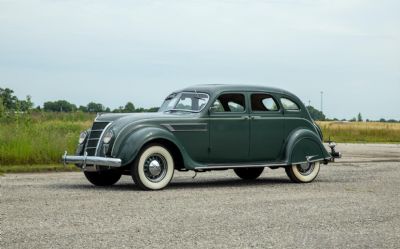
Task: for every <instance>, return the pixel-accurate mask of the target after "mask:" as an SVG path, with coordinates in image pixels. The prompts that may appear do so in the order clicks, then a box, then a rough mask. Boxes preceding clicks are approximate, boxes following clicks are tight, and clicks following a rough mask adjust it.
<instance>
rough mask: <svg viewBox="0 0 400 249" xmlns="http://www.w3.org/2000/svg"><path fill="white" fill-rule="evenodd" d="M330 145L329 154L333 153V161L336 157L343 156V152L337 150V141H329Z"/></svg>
mask: <svg viewBox="0 0 400 249" xmlns="http://www.w3.org/2000/svg"><path fill="white" fill-rule="evenodd" d="M328 146H329V148H331V152H330V153H329V154H331V161H332V162H334V161H335V159H337V158H342V153H341V152H339V151H336V150H335V147H336V143H335V142H332V141H329V144H328Z"/></svg>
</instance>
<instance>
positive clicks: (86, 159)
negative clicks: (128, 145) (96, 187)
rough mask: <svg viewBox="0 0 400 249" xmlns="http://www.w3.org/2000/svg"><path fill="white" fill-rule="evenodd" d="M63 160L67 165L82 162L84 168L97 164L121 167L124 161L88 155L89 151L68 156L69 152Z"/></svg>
mask: <svg viewBox="0 0 400 249" xmlns="http://www.w3.org/2000/svg"><path fill="white" fill-rule="evenodd" d="M62 162H63V164H64V166H65V165H67V164H69V163H72V164H81V165H82V168H85V167H86V165H96V166H108V167H121V165H122V162H121V159H119V158H111V157H98V156H88V155H87V153H85V155H83V156H68V153H67V152H65V154H64V155H63V156H62Z"/></svg>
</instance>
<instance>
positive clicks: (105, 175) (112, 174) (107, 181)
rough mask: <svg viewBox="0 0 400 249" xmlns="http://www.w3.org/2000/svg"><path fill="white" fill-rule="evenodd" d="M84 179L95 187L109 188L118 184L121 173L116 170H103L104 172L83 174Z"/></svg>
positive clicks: (85, 172) (86, 172)
mask: <svg viewBox="0 0 400 249" xmlns="http://www.w3.org/2000/svg"><path fill="white" fill-rule="evenodd" d="M83 173H84V174H85V176H86V178H87V179H88V180H89V182H91V183H92V184H93V185H96V186H110V185H113V184H115V183H116V182H118V180H119V179H120V178H121V175H122V174H121V172H120V171H118V170H105V171H98V172H89V171H84V172H83Z"/></svg>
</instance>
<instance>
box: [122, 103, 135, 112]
mask: <svg viewBox="0 0 400 249" xmlns="http://www.w3.org/2000/svg"><path fill="white" fill-rule="evenodd" d="M124 112H135V106H134V105H133V103H132V102H128V103H126V105H125V108H124Z"/></svg>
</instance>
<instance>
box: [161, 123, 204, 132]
mask: <svg viewBox="0 0 400 249" xmlns="http://www.w3.org/2000/svg"><path fill="white" fill-rule="evenodd" d="M161 125H162V126H164V127H166V128H167V129H168V130H169V131H172V132H175V131H176V132H182V131H208V127H207V126H208V124H207V123H172V124H161ZM186 125H187V126H204V127H205V129H183V130H177V129H175V128H174V126H186Z"/></svg>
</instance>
